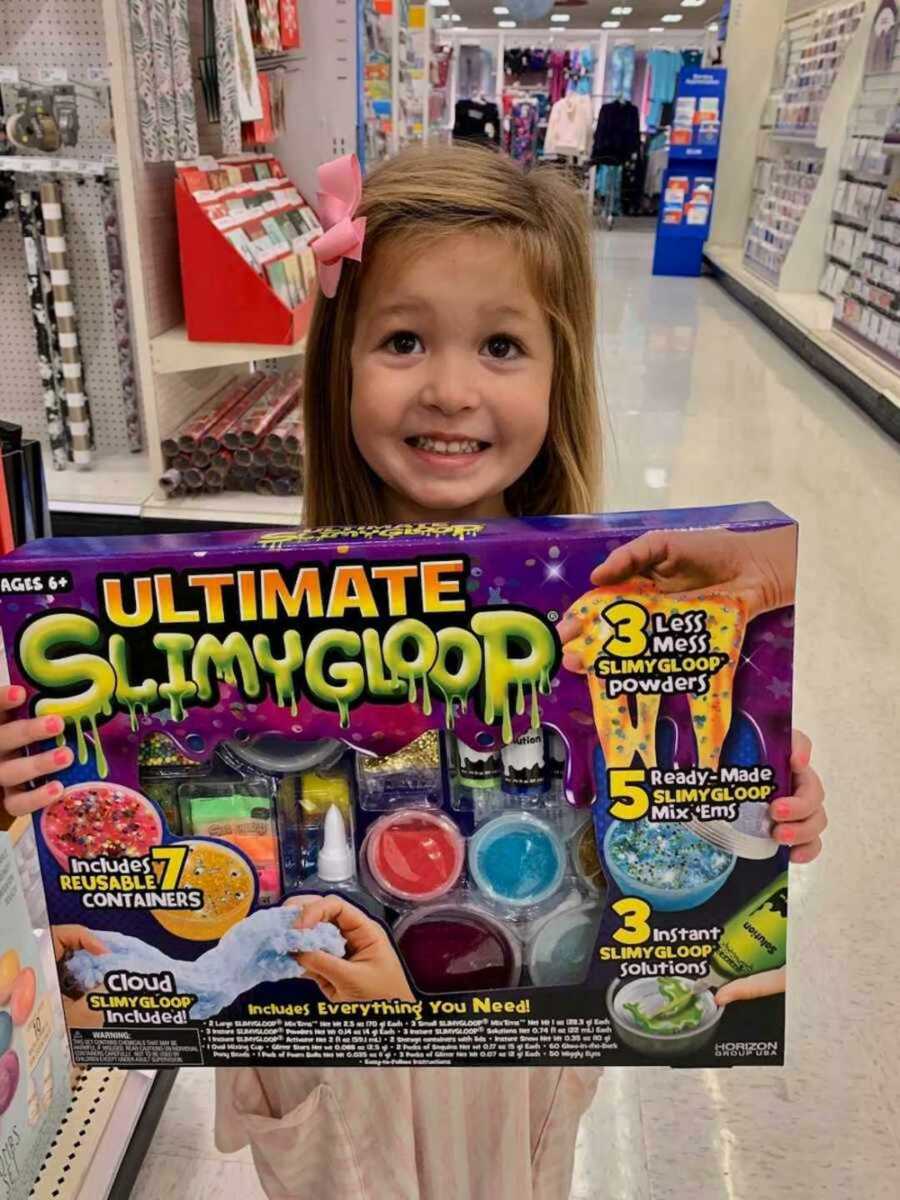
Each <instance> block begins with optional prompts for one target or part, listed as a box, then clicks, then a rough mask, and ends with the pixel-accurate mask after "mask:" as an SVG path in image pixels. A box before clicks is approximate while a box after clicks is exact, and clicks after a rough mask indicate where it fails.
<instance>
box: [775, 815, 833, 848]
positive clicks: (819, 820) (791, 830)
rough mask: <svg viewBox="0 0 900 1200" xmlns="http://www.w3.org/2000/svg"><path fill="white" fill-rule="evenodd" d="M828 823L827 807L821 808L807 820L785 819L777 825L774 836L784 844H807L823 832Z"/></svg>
mask: <svg viewBox="0 0 900 1200" xmlns="http://www.w3.org/2000/svg"><path fill="white" fill-rule="evenodd" d="M827 825H828V817H827V816H826V815H825V809H824V808H819V809H817V810H816V811H815V812H814V813H813V815H812V816H811V817H807V819H806V820H805V821H785V822H784V823H783V824H781V825H776V826H775V829H774V831H773V835H772V836H773V837H774V838H775V841H776V842H779V843H780V844H781V845H782V846H805V845H807V844H808V843H809V842H813V841H815V840H816V838H818V837H819V836H820V835H821V834H823V833H824V832H825V829H826V826H827Z"/></svg>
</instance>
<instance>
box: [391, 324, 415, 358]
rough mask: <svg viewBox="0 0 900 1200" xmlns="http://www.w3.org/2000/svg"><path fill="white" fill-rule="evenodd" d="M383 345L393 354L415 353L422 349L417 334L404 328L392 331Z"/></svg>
mask: <svg viewBox="0 0 900 1200" xmlns="http://www.w3.org/2000/svg"><path fill="white" fill-rule="evenodd" d="M385 346H386V348H387V349H388V350H391V351H392V352H393V353H394V354H417V353H421V351H422V350H423V349H424V347H423V346H422V342H421V341H420V339H419V338H418V336H417V335H416V334H414V333H410V332H409V330H406V329H404V330H401V331H400V333H392V334H391V336H390V337H389V338H388V340H387V341H386V342H385Z"/></svg>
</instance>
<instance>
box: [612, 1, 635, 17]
mask: <svg viewBox="0 0 900 1200" xmlns="http://www.w3.org/2000/svg"><path fill="white" fill-rule="evenodd" d="M633 12H634V9H633V8H631V7H630V6H629V5H627V4H626V5H623V4H620V5H619V6H618V7H617V8H614V9H613V10H612V15H613V16H614V17H630V16H631V14H632V13H633Z"/></svg>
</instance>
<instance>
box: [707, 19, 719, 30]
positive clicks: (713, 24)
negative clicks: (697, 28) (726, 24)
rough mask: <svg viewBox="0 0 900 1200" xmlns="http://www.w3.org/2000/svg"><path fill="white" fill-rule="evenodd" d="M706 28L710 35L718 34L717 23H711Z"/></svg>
mask: <svg viewBox="0 0 900 1200" xmlns="http://www.w3.org/2000/svg"><path fill="white" fill-rule="evenodd" d="M706 28H707V29H708V30H709V31H710V33H718V32H719V22H718V21H713V22H712V24H711V25H707V27H706Z"/></svg>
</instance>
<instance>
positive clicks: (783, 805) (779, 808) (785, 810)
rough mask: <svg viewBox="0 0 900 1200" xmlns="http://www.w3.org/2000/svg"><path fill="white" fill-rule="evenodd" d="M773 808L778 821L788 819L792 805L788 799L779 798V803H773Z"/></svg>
mask: <svg viewBox="0 0 900 1200" xmlns="http://www.w3.org/2000/svg"><path fill="white" fill-rule="evenodd" d="M773 808H774V817H775V820H776V821H786V820H787V819H788V817H789V816H790V815H791V806H790V804H788V802H787V800H779V801H778V803H777V804H775V805H773Z"/></svg>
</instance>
